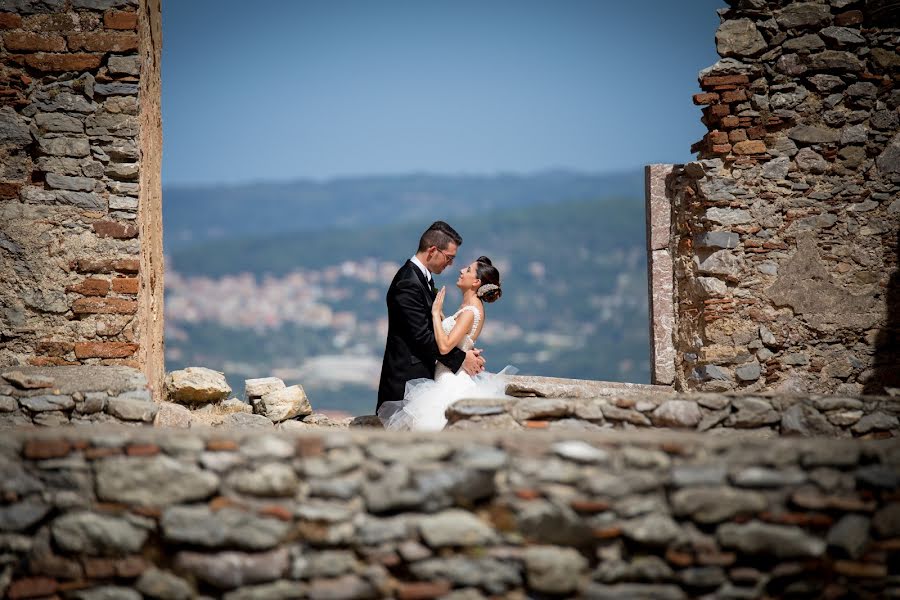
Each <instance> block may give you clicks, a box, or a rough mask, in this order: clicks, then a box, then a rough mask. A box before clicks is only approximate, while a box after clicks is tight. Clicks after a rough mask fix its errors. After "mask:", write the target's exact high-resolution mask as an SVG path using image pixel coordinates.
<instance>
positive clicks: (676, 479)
mask: <svg viewBox="0 0 900 600" xmlns="http://www.w3.org/2000/svg"><path fill="white" fill-rule="evenodd" d="M726 474H727V473H726V470H725V467H724V466H723V465H679V466H676V467H675V468H673V469H672V484H673V485H674V486H675V487H689V486H700V485H719V484H722V483H725V476H726Z"/></svg>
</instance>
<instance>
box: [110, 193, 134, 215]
mask: <svg viewBox="0 0 900 600" xmlns="http://www.w3.org/2000/svg"><path fill="white" fill-rule="evenodd" d="M137 208H138V199H137V198H130V197H128V196H116V195H113V194H111V195H110V196H109V209H110V210H128V211H133V210H137Z"/></svg>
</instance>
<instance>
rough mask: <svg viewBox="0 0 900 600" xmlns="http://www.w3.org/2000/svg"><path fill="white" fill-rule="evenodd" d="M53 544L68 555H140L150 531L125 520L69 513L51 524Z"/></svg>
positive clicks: (85, 513)
mask: <svg viewBox="0 0 900 600" xmlns="http://www.w3.org/2000/svg"><path fill="white" fill-rule="evenodd" d="M50 531H51V532H52V534H53V541H54V542H55V543H56V545H57V546H59V548H60V549H62V550H65V551H66V552H73V553H81V554H87V555H89V556H108V555H111V556H115V555H120V554H133V553H135V552H139V551H140V549H141V547H142V546H143V545H144V542H145V541H146V539H147V532H146V531H145V530H143V529H141V528H139V527H135V526H134V525H132V524H131V523H129V522H128V521H127V520H125V519H120V518H118V517H109V516H105V515H98V514H94V513H90V512H76V513H67V514H64V515H62V516H61V517H59V518H57V519H56V520H55V521H53V523H52V524H51V525H50Z"/></svg>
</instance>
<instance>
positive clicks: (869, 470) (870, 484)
mask: <svg viewBox="0 0 900 600" xmlns="http://www.w3.org/2000/svg"><path fill="white" fill-rule="evenodd" d="M856 482H857V487H864V488H880V489H883V490H894V489H897V488H900V469H898V468H897V467H895V466H889V465H877V464H876V465H866V466H865V467H860V468H859V469H857V470H856Z"/></svg>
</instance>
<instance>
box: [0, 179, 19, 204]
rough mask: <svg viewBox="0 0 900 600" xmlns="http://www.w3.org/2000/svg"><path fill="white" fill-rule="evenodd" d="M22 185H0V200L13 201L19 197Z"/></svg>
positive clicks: (3, 183) (4, 183) (5, 183)
mask: <svg viewBox="0 0 900 600" xmlns="http://www.w3.org/2000/svg"><path fill="white" fill-rule="evenodd" d="M20 189H22V185H21V184H18V183H8V182H2V183H0V200H15V199H16V198H18V197H19V190H20Z"/></svg>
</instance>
